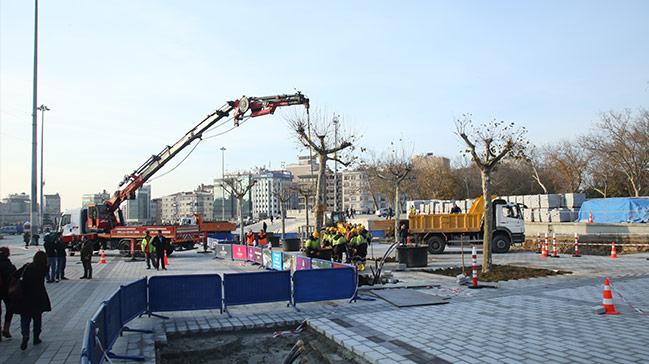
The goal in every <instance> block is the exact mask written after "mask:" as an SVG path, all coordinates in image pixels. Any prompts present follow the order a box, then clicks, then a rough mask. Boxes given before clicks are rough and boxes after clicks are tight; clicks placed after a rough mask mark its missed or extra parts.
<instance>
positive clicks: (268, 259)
mask: <svg viewBox="0 0 649 364" xmlns="http://www.w3.org/2000/svg"><path fill="white" fill-rule="evenodd" d="M272 253H273V251H272V250H270V249H264V250H263V251H262V254H261V259H262V260H261V265H263V266H264V267H266V268H269V269H270V268H272V267H273V254H272Z"/></svg>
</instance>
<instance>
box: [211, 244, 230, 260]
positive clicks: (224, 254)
mask: <svg viewBox="0 0 649 364" xmlns="http://www.w3.org/2000/svg"><path fill="white" fill-rule="evenodd" d="M214 254H215V255H216V257H217V258H221V259H232V244H216V245H215V246H214Z"/></svg>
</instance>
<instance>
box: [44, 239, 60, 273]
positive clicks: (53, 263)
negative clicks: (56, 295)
mask: <svg viewBox="0 0 649 364" xmlns="http://www.w3.org/2000/svg"><path fill="white" fill-rule="evenodd" d="M44 240H45V242H44V243H43V247H44V248H45V254H46V255H47V267H48V270H47V275H46V277H47V283H52V282H55V280H56V279H57V272H58V267H59V259H58V255H57V252H56V241H55V240H54V235H52V234H47V235H45V238H44Z"/></svg>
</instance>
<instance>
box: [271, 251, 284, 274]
mask: <svg viewBox="0 0 649 364" xmlns="http://www.w3.org/2000/svg"><path fill="white" fill-rule="evenodd" d="M272 255H273V265H272V267H271V268H273V269H274V270H282V266H283V265H284V261H283V260H282V252H273V253H272Z"/></svg>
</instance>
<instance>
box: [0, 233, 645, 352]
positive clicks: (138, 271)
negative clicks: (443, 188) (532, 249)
mask: <svg viewBox="0 0 649 364" xmlns="http://www.w3.org/2000/svg"><path fill="white" fill-rule="evenodd" d="M0 245H9V246H10V247H11V248H12V260H13V261H14V262H15V264H16V265H17V266H20V265H22V264H24V263H25V262H26V261H28V260H29V259H31V256H32V255H33V253H34V251H35V248H34V247H30V249H29V250H24V249H23V248H22V247H21V246H22V244H21V242H20V238H19V237H15V238H11V239H5V240H2V241H0ZM380 249H381V248H378V247H377V250H380ZM648 257H649V254H634V255H624V256H622V257H621V258H619V259H617V260H612V259H609V258H606V257H595V256H585V257H582V258H572V257H568V256H564V257H562V258H559V259H550V258H548V259H545V260H541V259H539V258H538V256H537V255H536V254H533V253H510V254H501V255H496V256H494V261H495V263H498V264H503V263H508V264H516V265H523V266H535V267H542V268H548V269H562V270H570V271H572V272H574V274H571V275H563V276H553V277H545V278H537V279H530V280H521V281H509V282H501V283H499V284H498V288H497V289H485V290H468V289H466V288H461V287H458V286H457V285H456V284H455V279H454V278H451V277H443V276H438V275H432V274H429V273H423V272H416V271H414V272H413V271H409V272H396V271H395V272H394V274H395V277H398V278H399V279H400V280H402V281H403V283H405V284H410V285H418V284H427V285H437V286H435V287H434V288H430V289H421V290H420V291H421V292H424V293H428V294H437V295H441V296H445V297H451V303H450V304H447V305H441V306H423V307H409V308H401V309H399V308H397V307H394V306H392V305H390V304H388V303H386V302H384V301H382V300H375V301H364V300H359V301H358V302H356V303H347V302H346V301H334V302H323V303H310V304H303V305H298V309H299V311H297V310H295V309H293V308H291V307H286V305H285V304H284V303H276V304H261V305H248V306H236V307H232V308H231V309H230V314H231V316H228V315H227V314H220V313H219V311H218V310H216V311H194V312H177V313H172V314H170V315H169V316H170V319H169V320H162V319H159V318H148V317H142V318H139V319H136V320H134V321H133V322H132V325H129V326H132V327H134V328H148V329H152V330H153V331H154V333H153V334H142V333H135V332H127V333H125V334H124V335H123V336H122V337H120V338H119V339H118V341H117V343H116V344H115V346H114V350H113V351H114V352H116V353H128V354H138V355H144V356H145V357H146V359H147V362H154V361H155V349H154V342H156V341H158V342H164V340H166V339H167V335H168V334H178V333H197V332H221V331H230V330H235V329H245V328H257V327H271V326H275V325H277V324H281V325H296V324H297V323H299V322H301V321H302V320H304V319H308V321H309V323H310V325H311V326H312V327H314V328H315V329H316V330H317V331H319V332H321V333H323V334H324V335H326V336H327V337H329V338H330V339H332V340H333V341H335V342H337V343H339V344H341V345H343V346H344V347H346V348H348V349H349V350H351V351H352V352H355V353H357V354H358V355H359V356H361V357H362V358H364V359H365V360H367V361H368V362H372V363H447V362H452V363H491V362H493V363H514V362H516V363H521V362H526V363H527V362H532V363H533V362H545V363H548V362H551V363H603V362H607V363H611V362H615V363H643V362H649V347H648V346H647V345H643V344H641V343H647V342H649V315H648V313H649V261H648V260H647V259H646V258H648ZM108 261H109V262H108V264H106V265H99V264H97V262H98V258H97V257H95V264H94V269H95V272H94V277H96V279H94V280H92V281H85V280H79V279H78V278H79V276H80V275H81V273H82V269H81V265H80V264H76V263H77V262H78V256H75V257H68V269H67V270H66V275H67V276H68V277H69V278H70V280H69V281H65V282H61V283H55V284H48V285H47V288H48V292H49V294H50V298H51V300H52V305H53V311H52V312H50V313H46V314H44V316H43V329H44V330H43V334H42V339H43V343H42V344H41V345H39V346H36V347H33V346H32V345H31V343H30V346H29V347H28V349H27V350H26V351H24V352H23V351H21V350H20V349H19V347H18V346H19V341H20V334H19V331H20V329H19V326H20V325H19V319H18V318H14V321H13V325H12V333H13V335H14V338H13V339H12V340H9V341H6V340H3V341H2V342H1V343H0V363H73V362H75V363H76V362H78V360H79V353H80V350H81V339H82V336H83V331H84V328H85V322H86V321H87V320H88V319H89V318H90V317H91V316H92V315H93V314H94V312H95V311H96V310H97V308H98V306H99V304H100V302H101V301H102V300H104V299H106V298H108V297H109V296H110V295H111V294H112V293H113V292H114V291H115V289H117V288H118V287H119V285H120V284H125V283H128V282H131V281H133V280H135V279H137V278H140V277H143V276H145V275H149V276H151V275H155V274H190V273H198V272H202V273H204V272H216V273H224V272H233V271H247V270H256V269H257V268H255V267H252V266H250V265H248V264H242V263H238V262H232V261H222V260H213V259H212V256H208V255H204V254H197V253H196V251H188V252H179V253H175V254H174V255H173V257H172V258H171V265H170V269H169V270H168V271H166V272H156V271H150V270H146V269H145V264H144V262H127V261H124V260H123V259H122V258H118V257H114V256H109V257H108ZM429 261H430V265H431V266H432V267H437V266H439V267H443V266H449V265H459V254H456V253H455V254H454V253H449V254H443V255H440V256H434V257H431V258H430V259H429ZM395 268H396V265H392V266H389V267H388V269H393V270H394V269H395ZM605 276H609V277H611V278H612V280H613V289H614V292H615V295H614V298H615V302H616V305H617V308H618V310H619V311H621V312H622V315H618V316H600V315H595V314H594V313H592V311H591V308H592V307H593V306H597V305H599V304H600V303H601V298H602V288H603V286H602V282H603V277H605ZM362 295H363V296H368V295H369V293H367V292H365V293H362ZM118 362H119V361H118Z"/></svg>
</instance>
